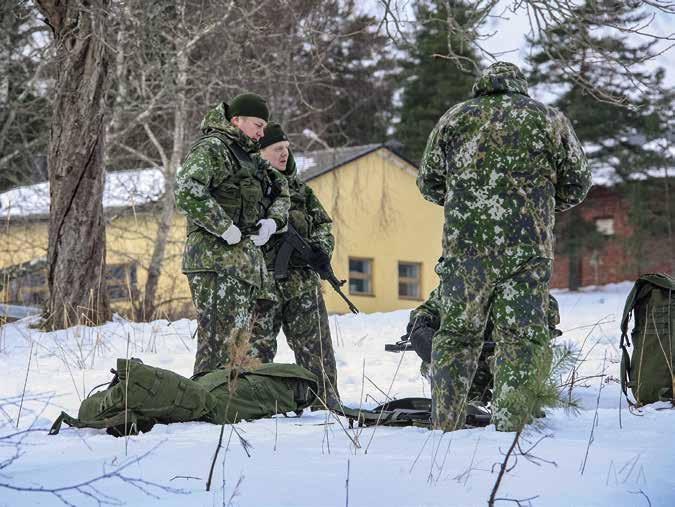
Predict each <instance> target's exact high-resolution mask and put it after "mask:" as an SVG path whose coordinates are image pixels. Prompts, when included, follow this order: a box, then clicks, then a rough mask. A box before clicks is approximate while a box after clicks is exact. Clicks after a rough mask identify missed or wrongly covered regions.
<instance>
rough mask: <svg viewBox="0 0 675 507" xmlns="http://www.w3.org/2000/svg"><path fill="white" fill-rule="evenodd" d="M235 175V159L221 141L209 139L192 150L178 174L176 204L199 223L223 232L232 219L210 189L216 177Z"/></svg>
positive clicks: (217, 234) (204, 227)
mask: <svg viewBox="0 0 675 507" xmlns="http://www.w3.org/2000/svg"><path fill="white" fill-rule="evenodd" d="M231 175H232V161H231V160H230V158H229V157H228V156H227V155H226V154H225V151H224V150H223V148H222V145H221V143H220V141H218V140H207V141H203V142H202V143H201V144H200V145H199V146H197V147H196V148H195V149H193V150H192V152H191V153H190V154H188V156H187V157H186V158H185V161H184V162H183V165H182V167H181V168H180V169H179V170H178V173H177V174H176V188H175V190H174V195H175V197H176V207H177V208H178V209H179V210H180V211H181V212H182V213H183V214H185V215H186V216H187V217H188V218H189V219H190V220H192V221H193V222H194V223H195V224H197V225H198V226H199V227H201V228H203V229H205V230H207V231H209V232H210V233H211V234H213V235H215V236H221V235H222V234H223V233H224V232H225V231H226V230H227V229H228V228H229V227H230V226H231V225H232V219H231V218H230V217H229V216H228V215H227V213H225V210H223V208H222V207H221V206H220V205H219V204H218V203H217V202H216V200H215V199H214V198H213V196H212V195H211V193H210V192H209V189H210V188H211V185H212V184H213V182H214V180H219V181H222V180H223V179H225V178H228V177H230V176H231Z"/></svg>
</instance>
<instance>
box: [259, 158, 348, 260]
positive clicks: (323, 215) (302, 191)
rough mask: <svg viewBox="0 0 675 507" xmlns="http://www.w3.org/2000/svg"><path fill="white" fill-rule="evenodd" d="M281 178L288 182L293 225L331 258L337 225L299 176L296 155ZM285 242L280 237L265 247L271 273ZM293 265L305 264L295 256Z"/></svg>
mask: <svg viewBox="0 0 675 507" xmlns="http://www.w3.org/2000/svg"><path fill="white" fill-rule="evenodd" d="M281 174H283V176H285V177H286V179H287V180H288V189H289V193H290V198H291V208H290V210H289V211H288V221H289V223H290V224H292V225H293V227H295V230H296V231H298V233H299V234H300V235H301V236H302V237H303V238H304V239H306V240H307V242H308V243H309V244H310V245H312V246H313V247H316V248H320V249H321V250H323V251H324V252H325V253H326V254H327V255H328V257H330V256H331V255H332V254H333V248H334V247H335V238H334V237H333V233H332V232H331V229H332V225H333V221H332V220H331V218H330V216H329V215H328V212H326V210H325V208H324V207H323V206H322V205H321V202H320V201H319V198H318V197H317V196H316V194H315V193H314V191H313V190H312V189H311V188H310V187H309V185H307V184H305V183H304V182H303V181H302V180H301V179H300V177H299V176H298V170H297V166H296V164H295V158H294V157H293V153H292V152H289V154H288V162H287V164H286V170H285V171H283V172H282V173H281ZM282 241H283V235H281V234H278V235H276V236H273V237H272V238H271V239H270V241H269V242H268V243H267V244H266V245H265V246H264V247H263V251H264V252H265V260H266V263H267V268H268V269H269V270H270V271H272V270H274V259H275V258H276V256H277V252H278V251H279V248H280V247H281V242H282ZM290 265H291V266H295V267H302V266H304V265H305V263H304V262H303V261H302V260H299V259H297V258H295V256H291V260H290Z"/></svg>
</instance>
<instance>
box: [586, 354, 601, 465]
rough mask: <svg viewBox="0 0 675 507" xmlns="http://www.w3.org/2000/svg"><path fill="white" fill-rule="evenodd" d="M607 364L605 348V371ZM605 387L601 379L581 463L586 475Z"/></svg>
mask: <svg viewBox="0 0 675 507" xmlns="http://www.w3.org/2000/svg"><path fill="white" fill-rule="evenodd" d="M606 364H607V350H605V357H604V358H603V360H602V372H603V373H604V372H605V365H606ZM603 387H604V382H603V381H602V380H600V386H599V388H598V397H597V399H596V400H595V413H594V415H593V425H592V426H591V433H590V435H588V445H587V446H586V454H585V455H584V461H583V463H582V464H581V475H584V470H586V462H587V461H588V452H589V451H590V449H591V444H592V443H593V440H594V436H595V427H596V426H597V425H598V409H599V408H600V395H601V394H602V389H603Z"/></svg>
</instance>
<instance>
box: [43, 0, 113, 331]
mask: <svg viewBox="0 0 675 507" xmlns="http://www.w3.org/2000/svg"><path fill="white" fill-rule="evenodd" d="M36 5H37V7H38V9H39V10H40V12H41V13H42V14H43V15H44V16H45V22H46V23H47V24H48V25H49V26H50V27H51V29H52V32H53V36H54V50H55V57H56V63H57V76H56V88H55V91H54V102H53V113H52V118H51V125H50V138H49V156H48V164H49V183H50V199H51V204H50V216H49V247H48V255H47V257H48V277H47V278H48V284H49V301H48V305H47V313H46V316H47V322H46V324H47V326H48V327H50V328H55V329H56V328H62V327H67V326H70V325H73V324H76V323H86V324H98V323H100V322H103V321H105V320H106V319H108V318H109V316H110V305H109V303H108V297H107V294H106V291H105V253H106V247H105V223H104V219H103V204H102V197H103V185H104V167H103V153H104V139H105V137H104V135H103V133H104V111H105V104H104V98H105V96H106V93H107V88H108V83H109V79H108V68H109V63H110V45H109V44H108V42H107V41H106V40H105V38H106V35H107V20H106V16H107V12H108V11H109V9H110V7H111V0H99V1H89V0H62V1H58V0H36Z"/></svg>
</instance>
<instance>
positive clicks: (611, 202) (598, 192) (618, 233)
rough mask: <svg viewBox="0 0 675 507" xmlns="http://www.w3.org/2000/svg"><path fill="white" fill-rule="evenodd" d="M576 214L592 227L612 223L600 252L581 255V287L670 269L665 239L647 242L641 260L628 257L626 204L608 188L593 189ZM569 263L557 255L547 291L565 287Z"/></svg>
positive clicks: (671, 254) (669, 256)
mask: <svg viewBox="0 0 675 507" xmlns="http://www.w3.org/2000/svg"><path fill="white" fill-rule="evenodd" d="M579 211H580V212H581V215H582V216H583V217H584V219H585V220H587V221H589V222H591V223H595V222H596V220H598V219H612V221H613V229H614V234H613V235H611V236H606V240H605V241H604V244H603V246H602V247H601V248H598V249H597V250H595V251H592V252H584V253H583V257H582V260H581V285H582V286H587V285H602V284H606V283H614V282H621V281H624V280H634V279H636V278H637V277H638V276H639V274H640V273H646V272H654V271H664V272H669V271H670V269H671V265H670V258H671V257H673V256H675V252H669V251H668V250H669V248H668V246H667V242H666V240H665V238H664V239H663V240H660V239H653V240H650V241H648V242H647V243H646V244H645V245H644V248H643V254H642V256H641V257H640V258H639V259H637V258H636V257H635V255H634V254H632V253H631V251H630V247H629V241H628V240H629V238H630V236H631V234H632V230H631V224H630V222H629V217H628V211H629V209H628V203H627V202H626V201H625V200H624V199H622V197H621V195H620V194H619V193H618V192H617V191H616V190H614V189H613V188H611V187H599V186H596V187H593V188H592V189H591V191H590V192H589V195H588V197H587V198H586V200H585V201H584V203H583V204H581V205H580V206H579ZM568 274H569V259H568V258H567V256H564V255H560V256H557V257H556V259H555V263H554V267H553V278H552V279H551V287H554V288H566V287H567V286H568Z"/></svg>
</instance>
